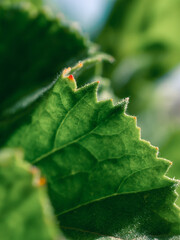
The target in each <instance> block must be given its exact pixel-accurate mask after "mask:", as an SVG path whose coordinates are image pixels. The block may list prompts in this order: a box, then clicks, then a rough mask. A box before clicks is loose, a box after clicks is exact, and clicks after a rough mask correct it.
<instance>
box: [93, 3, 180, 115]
mask: <svg viewBox="0 0 180 240" xmlns="http://www.w3.org/2000/svg"><path fill="white" fill-rule="evenodd" d="M179 22H180V1H179V0H174V1H169V0H158V1H156V0H152V1H144V0H138V1H136V0H117V1H116V3H115V5H114V8H113V10H112V12H111V14H110V17H109V19H108V21H107V23H106V25H105V27H104V29H103V30H102V32H101V34H100V35H99V37H98V39H97V42H98V43H99V44H100V46H101V47H102V50H103V51H105V52H107V53H109V54H112V56H114V57H115V59H116V62H115V64H114V65H113V67H110V66H108V65H107V66H106V68H105V75H106V76H108V77H109V78H111V79H112V81H113V86H114V91H115V92H116V94H117V95H118V96H119V97H131V99H132V101H131V102H130V105H129V111H130V112H131V113H133V114H134V113H137V112H139V111H142V110H143V109H144V108H145V107H147V104H148V103H149V99H150V98H151V95H152V92H151V91H150V89H151V88H153V84H154V81H155V80H157V79H158V78H159V77H161V76H163V74H165V73H167V72H168V71H169V70H170V69H172V68H174V67H176V66H177V65H178V64H179V61H180V44H179V37H180V34H179Z"/></svg>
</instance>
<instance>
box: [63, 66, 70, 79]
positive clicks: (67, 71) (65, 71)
mask: <svg viewBox="0 0 180 240" xmlns="http://www.w3.org/2000/svg"><path fill="white" fill-rule="evenodd" d="M70 71H71V67H68V68H65V69H64V70H63V72H62V76H63V77H66V75H67V74H68V73H69V72H70Z"/></svg>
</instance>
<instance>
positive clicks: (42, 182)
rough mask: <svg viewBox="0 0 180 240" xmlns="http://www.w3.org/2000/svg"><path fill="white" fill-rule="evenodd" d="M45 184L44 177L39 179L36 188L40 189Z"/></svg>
mask: <svg viewBox="0 0 180 240" xmlns="http://www.w3.org/2000/svg"><path fill="white" fill-rule="evenodd" d="M45 184H46V179H45V178H44V177H41V178H40V179H39V181H38V186H39V187H41V186H43V185H45Z"/></svg>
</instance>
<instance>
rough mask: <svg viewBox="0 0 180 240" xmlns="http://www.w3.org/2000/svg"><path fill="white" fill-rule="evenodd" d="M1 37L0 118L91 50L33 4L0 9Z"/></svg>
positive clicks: (62, 22) (71, 29)
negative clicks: (11, 107) (8, 108)
mask: <svg viewBox="0 0 180 240" xmlns="http://www.w3.org/2000/svg"><path fill="white" fill-rule="evenodd" d="M0 36H1V38H0V79H1V81H0V102H1V105H0V116H4V115H5V113H4V112H5V111H6V110H7V107H9V106H11V105H12V104H14V103H15V102H16V101H18V100H19V99H21V98H22V97H24V96H27V95H30V94H32V93H33V92H34V91H35V90H37V89H39V88H40V87H43V86H46V85H47V84H49V83H50V82H52V79H54V78H55V77H56V76H57V73H58V72H59V71H60V69H62V68H63V67H65V66H66V65H67V62H70V61H71V62H74V61H75V62H76V61H77V59H79V58H84V57H87V56H88V51H89V48H90V43H89V41H88V40H87V39H85V38H84V37H83V36H81V34H80V33H79V32H78V31H77V30H76V29H75V28H74V27H73V26H70V25H68V24H67V23H66V22H65V20H63V19H62V18H60V17H53V16H51V14H49V13H47V12H46V11H45V10H43V9H37V8H36V7H34V6H33V5H21V6H20V5H18V4H17V5H8V4H7V6H3V5H2V6H0ZM71 64H72V63H71Z"/></svg>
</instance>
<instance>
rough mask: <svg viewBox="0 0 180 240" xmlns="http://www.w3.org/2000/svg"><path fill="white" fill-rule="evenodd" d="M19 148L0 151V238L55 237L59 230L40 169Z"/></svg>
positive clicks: (47, 239) (31, 239)
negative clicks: (26, 160)
mask: <svg viewBox="0 0 180 240" xmlns="http://www.w3.org/2000/svg"><path fill="white" fill-rule="evenodd" d="M21 155H22V153H21V152H20V151H19V150H16V151H14V150H11V149H4V150H1V151H0V239H2V240H12V239H13V240H24V239H27V240H35V239H38V240H56V239H59V240H61V239H64V238H60V236H59V238H58V235H59V233H58V232H59V231H58V229H57V226H56V224H55V219H54V217H53V215H52V209H51V207H50V205H49V204H50V203H49V201H48V199H47V196H46V191H45V188H44V187H43V186H40V185H41V183H40V181H42V180H41V178H40V173H39V171H38V170H37V169H35V168H32V166H30V165H29V164H27V163H24V162H23V161H22V156H21Z"/></svg>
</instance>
